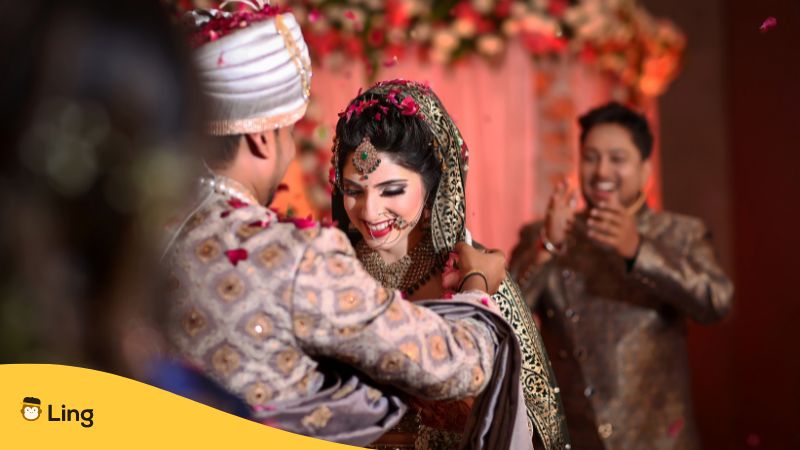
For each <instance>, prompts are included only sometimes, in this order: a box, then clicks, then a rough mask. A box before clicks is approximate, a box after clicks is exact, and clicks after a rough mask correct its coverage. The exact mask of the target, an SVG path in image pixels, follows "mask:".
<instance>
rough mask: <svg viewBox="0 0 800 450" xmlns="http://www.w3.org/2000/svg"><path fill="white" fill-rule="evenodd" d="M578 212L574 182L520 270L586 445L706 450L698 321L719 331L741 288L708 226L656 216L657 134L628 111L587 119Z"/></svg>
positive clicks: (575, 428)
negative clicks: (695, 393)
mask: <svg viewBox="0 0 800 450" xmlns="http://www.w3.org/2000/svg"><path fill="white" fill-rule="evenodd" d="M580 125H581V137H580V142H581V149H580V155H581V157H580V165H579V173H580V183H581V190H582V194H583V198H584V200H585V201H586V204H587V208H586V210H584V211H581V212H575V210H574V205H575V203H576V201H575V200H576V198H575V195H574V194H573V193H572V192H570V190H569V189H568V187H567V185H566V183H561V184H560V185H559V186H557V187H556V189H555V192H554V193H553V196H552V197H551V199H550V204H549V207H548V211H547V215H546V217H545V220H544V221H543V222H538V223H534V224H531V225H528V226H526V227H524V228H523V229H522V231H521V236H520V242H519V244H518V245H517V247H516V248H515V249H514V252H513V255H512V262H511V271H512V273H513V274H514V275H515V276H516V277H517V280H518V281H519V284H520V286H521V287H522V289H523V291H524V292H525V296H526V300H527V302H528V303H529V305H531V307H532V308H533V310H534V311H535V312H537V313H538V315H539V317H540V318H541V325H542V326H541V329H542V335H543V337H544V340H545V345H546V346H547V351H548V353H549V354H550V355H552V357H553V359H552V361H553V368H554V369H555V372H556V376H557V378H558V381H559V385H560V386H561V394H562V398H563V400H564V407H565V408H566V414H567V423H568V424H569V427H570V435H571V436H572V442H573V445H574V446H575V448H580V449H603V448H606V449H623V450H624V449H644V448H647V449H694V448H698V446H699V442H698V438H697V433H696V428H695V424H694V418H693V415H692V400H691V389H690V383H689V372H688V361H687V354H686V319H687V318H690V319H693V320H695V321H697V322H699V323H710V322H713V321H716V320H719V319H721V318H722V317H723V316H725V314H727V313H728V311H729V310H730V308H731V303H732V297H733V286H732V284H731V282H730V280H729V279H728V277H726V276H725V274H724V273H723V272H722V270H721V269H720V267H719V265H718V264H717V262H716V259H715V257H714V251H713V249H712V247H711V242H710V239H709V233H708V230H707V229H706V228H705V226H704V225H703V223H702V222H701V221H700V220H699V219H696V218H692V217H687V216H682V215H678V214H673V213H667V212H661V213H658V212H655V211H653V210H651V209H650V208H649V207H648V206H647V203H646V201H645V199H646V197H645V194H644V187H645V183H646V181H647V179H648V176H649V174H650V170H651V163H650V159H649V157H650V153H651V150H652V146H653V137H652V134H651V132H650V129H649V126H648V123H647V121H646V119H645V118H644V117H643V116H641V115H639V114H638V113H636V112H634V111H632V110H630V109H628V108H626V107H624V106H622V105H619V104H616V103H611V104H607V105H605V106H602V107H599V108H597V109H594V110H592V111H590V112H588V113H587V114H586V115H584V116H583V117H581V118H580Z"/></svg>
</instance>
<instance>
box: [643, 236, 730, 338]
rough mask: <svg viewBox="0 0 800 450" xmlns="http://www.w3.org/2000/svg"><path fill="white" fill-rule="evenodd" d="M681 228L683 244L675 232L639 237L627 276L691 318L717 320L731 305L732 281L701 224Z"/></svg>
mask: <svg viewBox="0 0 800 450" xmlns="http://www.w3.org/2000/svg"><path fill="white" fill-rule="evenodd" d="M682 228H684V229H683V230H681V231H682V232H683V233H686V234H688V235H689V236H690V238H689V239H688V240H687V241H686V242H687V243H686V244H685V245H681V244H679V242H681V241H682V239H680V238H679V237H678V236H677V234H678V233H670V234H665V235H661V236H656V237H643V238H642V242H641V245H640V247H639V253H638V255H637V257H636V261H635V262H634V265H633V269H632V271H631V275H632V276H633V277H634V279H636V280H638V281H639V282H640V283H642V284H644V285H645V286H647V287H649V288H651V289H652V291H653V292H655V293H656V294H657V295H658V297H659V298H661V299H662V300H663V301H664V302H666V303H669V304H671V305H673V306H674V307H676V308H678V309H679V310H681V311H683V312H684V313H686V314H687V315H689V317H691V318H693V319H694V320H696V321H698V322H701V323H708V322H713V321H715V320H719V319H721V318H722V317H723V316H725V314H727V313H728V311H730V309H731V306H732V304H733V284H732V283H731V281H730V279H729V278H728V277H727V276H726V275H725V273H724V272H723V271H722V269H721V268H720V267H719V264H718V263H717V260H716V258H715V256H714V249H713V247H712V245H711V239H710V235H709V233H708V231H707V229H706V228H705V226H704V225H703V224H702V223H699V222H696V223H694V224H691V225H687V226H684V227H682ZM681 234H682V233H681Z"/></svg>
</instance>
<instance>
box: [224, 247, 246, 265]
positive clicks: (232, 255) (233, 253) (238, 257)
mask: <svg viewBox="0 0 800 450" xmlns="http://www.w3.org/2000/svg"><path fill="white" fill-rule="evenodd" d="M225 256H227V257H228V261H230V262H231V264H233V265H234V266H235V265H237V264H239V261H243V260H245V259H247V250H245V249H243V248H237V249H234V250H227V251H226V252H225Z"/></svg>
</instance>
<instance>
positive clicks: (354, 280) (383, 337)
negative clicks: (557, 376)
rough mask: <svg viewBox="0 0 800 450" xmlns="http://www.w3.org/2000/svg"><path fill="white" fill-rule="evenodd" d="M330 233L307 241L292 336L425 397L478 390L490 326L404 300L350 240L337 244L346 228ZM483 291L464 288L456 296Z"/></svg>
mask: <svg viewBox="0 0 800 450" xmlns="http://www.w3.org/2000/svg"><path fill="white" fill-rule="evenodd" d="M334 231H335V232H338V230H334ZM338 233H340V232H338ZM329 234H330V235H328V236H321V238H320V239H318V240H317V242H314V243H312V244H311V245H309V247H308V248H307V250H306V252H305V254H304V255H303V259H302V262H301V263H300V267H299V271H298V274H297V277H296V282H295V288H294V294H293V311H292V315H293V323H294V332H295V333H294V334H295V335H296V336H297V337H298V338H299V339H300V340H301V342H302V345H303V346H304V347H305V348H306V349H307V351H309V352H310V353H313V354H318V355H324V356H327V357H331V358H335V359H338V360H340V361H343V362H346V363H348V364H351V365H353V366H354V367H356V368H358V369H359V370H361V371H363V372H365V373H366V374H368V375H369V376H371V377H373V378H375V379H376V380H380V381H382V382H387V383H391V384H394V385H396V386H398V387H400V388H401V389H404V390H406V391H407V392H409V393H411V394H413V395H416V396H420V397H424V398H429V399H452V398H462V397H467V396H474V395H477V394H478V393H479V392H481V391H482V390H483V389H484V387H485V385H486V382H487V380H488V379H489V378H490V376H491V371H492V364H493V361H494V353H495V339H494V335H493V334H492V333H491V332H490V331H489V330H488V328H486V327H485V326H484V325H482V324H480V323H479V322H477V321H474V320H472V319H463V320H453V321H448V320H444V319H443V318H442V317H441V316H439V315H437V314H435V313H434V312H432V311H431V310H429V309H427V308H424V307H421V306H415V305H414V304H412V303H410V302H408V301H405V300H403V299H402V298H401V296H400V293H399V292H397V291H390V290H387V289H385V288H384V287H383V286H381V284H380V283H379V282H377V281H376V280H374V279H373V278H371V277H370V276H369V275H368V274H367V273H366V271H365V270H364V269H363V267H362V266H361V263H360V262H359V261H358V260H357V259H356V258H355V255H354V254H353V251H352V248H351V247H350V246H349V244H347V245H337V244H335V242H336V241H341V238H342V237H343V236H344V235H343V234H339V235H337V234H336V233H329ZM345 239H346V238H345ZM332 243H333V244H332ZM481 297H483V295H482V294H478V293H465V294H459V295H457V296H456V300H467V301H474V302H480V299H481Z"/></svg>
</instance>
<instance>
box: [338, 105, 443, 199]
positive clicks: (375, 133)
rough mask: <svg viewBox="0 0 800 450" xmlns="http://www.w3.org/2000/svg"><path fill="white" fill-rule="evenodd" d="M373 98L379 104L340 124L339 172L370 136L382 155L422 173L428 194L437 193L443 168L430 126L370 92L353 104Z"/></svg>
mask: <svg viewBox="0 0 800 450" xmlns="http://www.w3.org/2000/svg"><path fill="white" fill-rule="evenodd" d="M373 99H374V100H378V103H376V104H374V105H372V106H369V107H366V108H363V109H362V110H361V112H353V113H352V114H351V115H350V117H349V118H348V116H347V115H342V116H341V117H340V118H339V122H338V123H337V124H336V136H337V137H338V139H339V147H338V150H337V151H338V152H339V167H338V168H337V169H338V170H339V173H341V171H342V170H343V168H344V164H345V162H346V158H349V157H350V155H352V153H353V152H354V151H355V149H356V147H358V146H359V144H361V141H362V140H363V139H364V137H365V136H366V137H369V138H370V141H371V142H372V145H374V146H375V148H376V149H377V150H378V151H379V152H384V153H387V154H388V155H389V157H390V158H391V159H392V162H394V163H395V164H399V165H401V166H403V167H405V168H406V169H409V170H413V171H414V172H417V173H419V174H420V175H421V176H422V181H423V184H424V185H425V191H426V194H430V193H432V192H434V191H435V190H436V188H437V186H438V184H439V179H440V178H441V176H442V169H441V165H440V164H439V162H438V160H437V159H436V152H435V151H434V148H433V141H434V136H433V133H432V132H431V130H430V127H429V126H428V125H427V124H426V123H425V122H424V121H423V120H422V119H421V118H420V117H419V116H418V115H416V114H414V115H404V114H402V113H401V112H400V110H399V109H398V108H397V107H396V106H394V105H392V104H391V103H390V102H389V101H388V99H386V98H384V97H383V96H377V95H374V94H371V93H369V92H367V93H364V94H362V95H361V96H359V97H357V98H356V99H355V100H353V102H352V103H357V102H359V101H362V100H364V101H369V100H373ZM381 107H382V108H381ZM378 114H380V116H378ZM429 198H431V196H429Z"/></svg>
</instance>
